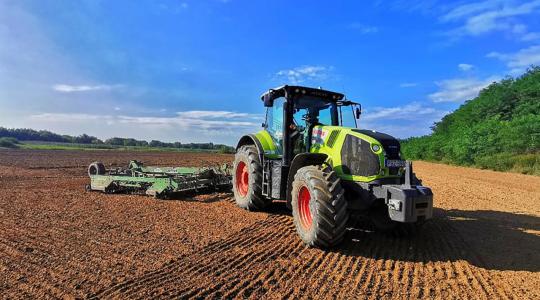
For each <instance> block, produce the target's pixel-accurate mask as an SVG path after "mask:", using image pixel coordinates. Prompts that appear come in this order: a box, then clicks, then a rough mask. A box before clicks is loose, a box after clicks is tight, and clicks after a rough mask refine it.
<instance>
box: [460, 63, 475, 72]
mask: <svg viewBox="0 0 540 300" xmlns="http://www.w3.org/2000/svg"><path fill="white" fill-rule="evenodd" d="M458 68H459V69H460V70H461V71H464V72H467V71H470V70H472V69H473V68H474V66H473V65H470V64H459V65H458Z"/></svg>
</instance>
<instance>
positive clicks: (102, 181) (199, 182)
mask: <svg viewBox="0 0 540 300" xmlns="http://www.w3.org/2000/svg"><path fill="white" fill-rule="evenodd" d="M88 175H89V176H90V184H89V185H87V187H86V188H87V190H92V191H101V192H104V193H129V194H146V195H150V196H154V197H156V198H161V199H167V198H170V197H171V196H173V195H174V194H177V193H185V192H195V193H198V192H203V191H213V190H221V189H230V188H231V185H232V183H231V180H232V176H231V172H230V167H229V165H222V166H219V167H202V168H187V167H146V166H144V165H143V164H142V163H141V162H139V161H136V160H132V161H130V162H129V165H128V167H127V168H113V169H106V168H105V166H104V165H103V163H101V162H94V163H92V164H90V166H89V167H88Z"/></svg>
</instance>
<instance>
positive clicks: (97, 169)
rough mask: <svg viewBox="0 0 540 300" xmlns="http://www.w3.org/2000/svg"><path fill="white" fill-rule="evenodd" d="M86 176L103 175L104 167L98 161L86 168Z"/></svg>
mask: <svg viewBox="0 0 540 300" xmlns="http://www.w3.org/2000/svg"><path fill="white" fill-rule="evenodd" d="M88 175H89V176H92V175H105V166H104V165H103V163H101V162H99V161H95V162H93V163H91V164H90V165H89V166H88Z"/></svg>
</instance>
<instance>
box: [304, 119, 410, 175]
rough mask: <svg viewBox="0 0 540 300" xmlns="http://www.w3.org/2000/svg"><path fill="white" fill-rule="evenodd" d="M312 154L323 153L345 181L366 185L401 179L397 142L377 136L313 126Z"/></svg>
mask: <svg viewBox="0 0 540 300" xmlns="http://www.w3.org/2000/svg"><path fill="white" fill-rule="evenodd" d="M310 150H311V151H310V152H312V153H325V154H327V155H328V162H329V163H330V164H331V165H332V166H333V168H334V170H336V172H337V173H338V175H339V176H340V177H341V178H342V179H345V180H353V181H361V182H370V181H373V180H376V179H381V178H398V177H400V176H401V173H402V168H401V167H400V164H402V163H403V161H402V160H401V156H400V144H399V141H398V140H397V139H396V138H394V137H392V136H390V135H388V134H384V133H381V132H376V131H372V130H362V129H357V128H348V127H341V126H315V127H314V128H313V132H312V139H311V149H310Z"/></svg>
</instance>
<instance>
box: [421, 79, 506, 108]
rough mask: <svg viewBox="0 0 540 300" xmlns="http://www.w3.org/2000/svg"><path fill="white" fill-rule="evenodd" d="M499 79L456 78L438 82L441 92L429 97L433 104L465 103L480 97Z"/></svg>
mask: <svg viewBox="0 0 540 300" xmlns="http://www.w3.org/2000/svg"><path fill="white" fill-rule="evenodd" d="M498 79H499V77H496V76H493V77H489V78H487V79H484V80H479V79H476V78H456V79H447V80H442V81H439V82H436V84H437V86H438V87H439V91H437V92H435V93H432V94H430V95H429V96H428V97H429V98H430V99H431V100H433V102H464V101H466V100H470V99H473V98H474V97H476V96H478V93H479V92H480V91H481V90H482V89H484V88H486V87H487V86H488V85H490V84H491V83H493V82H495V81H497V80H498Z"/></svg>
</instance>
